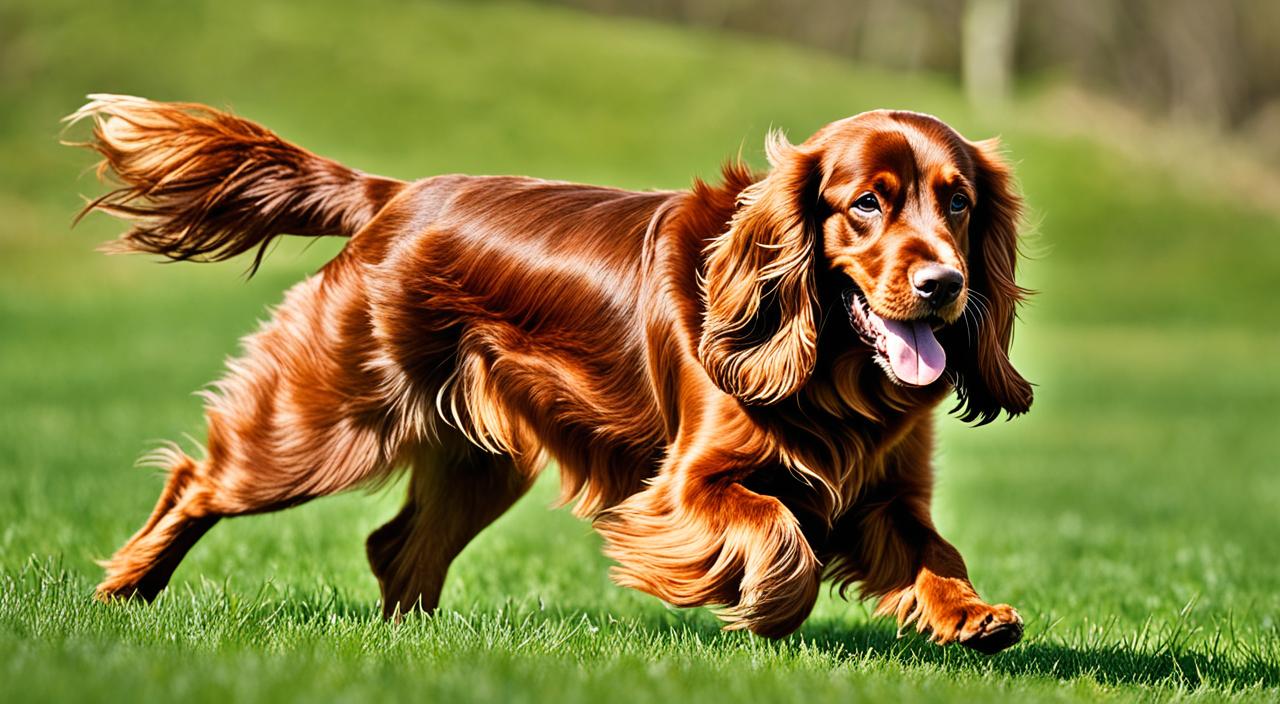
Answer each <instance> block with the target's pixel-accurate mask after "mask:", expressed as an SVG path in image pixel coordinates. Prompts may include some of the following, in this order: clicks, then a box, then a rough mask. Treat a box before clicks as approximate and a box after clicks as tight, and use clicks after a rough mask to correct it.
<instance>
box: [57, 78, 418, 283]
mask: <svg viewBox="0 0 1280 704" xmlns="http://www.w3.org/2000/svg"><path fill="white" fill-rule="evenodd" d="M89 100H90V102H89V103H88V104H87V105H85V106H84V107H82V108H80V109H79V110H77V111H76V112H75V113H74V114H72V115H70V116H68V117H67V118H66V119H67V121H68V122H71V123H74V122H77V121H79V120H82V119H85V118H91V119H92V120H93V123H94V128H93V137H92V139H91V140H90V141H89V142H87V143H83V144H80V145H79V146H86V147H89V148H91V149H93V150H95V151H97V152H98V153H99V154H101V155H102V157H103V160H102V162H101V163H100V164H99V166H98V175H99V177H100V178H103V177H107V176H110V177H111V178H112V180H113V181H115V182H117V183H119V187H118V188H116V189H115V190H113V191H111V192H109V193H107V194H105V195H103V196H100V197H99V198H97V199H96V200H93V201H91V202H90V203H89V204H88V205H86V206H85V208H84V210H83V211H82V212H81V213H80V217H83V216H84V215H85V214H87V213H89V212H91V211H94V210H101V211H103V212H105V213H109V214H111V215H114V216H117V217H120V218H124V219H126V220H129V221H130V222H131V224H132V229H130V230H129V231H128V232H126V233H125V234H124V235H122V236H121V237H120V238H119V239H117V240H115V241H112V242H109V243H107V244H106V245H104V246H103V250H104V251H106V252H109V253H118V252H152V253H155V254H161V255H164V256H166V257H168V258H170V259H174V260H194V261H221V260H223V259H229V258H231V257H234V256H236V255H238V254H242V253H244V252H247V251H249V250H251V249H255V248H256V249H257V252H256V253H255V255H254V260H253V265H252V267H251V268H250V270H249V271H250V273H252V272H253V271H255V270H257V268H258V265H259V264H260V263H261V262H262V257H263V255H264V254H265V253H266V248H267V245H268V244H269V243H270V242H271V241H272V240H273V239H274V238H275V237H277V236H278V235H281V234H285V233H288V234H294V235H306V236H313V237H314V236H321V235H338V236H343V237H350V236H352V235H354V234H355V233H356V232H358V231H359V230H360V229H361V228H362V227H364V226H365V225H366V224H367V223H368V222H369V221H370V220H372V219H373V217H374V215H375V214H377V212H378V211H379V210H381V209H382V207H383V206H384V205H386V204H387V202H388V201H390V200H391V199H392V198H393V197H394V196H395V195H396V194H397V193H399V192H400V191H401V189H403V188H404V187H405V183H404V182H403V181H398V180H395V179H388V178H381V177H377V176H369V175H366V174H363V173H361V172H359V171H356V170H354V169H350V168H347V167H345V166H343V165H341V164H339V163H337V162H335V161H331V160H329V159H325V158H323V157H320V156H316V155H315V154H312V153H311V152H308V151H306V150H305V149H302V148H300V147H297V146H294V145H293V144H290V143H288V142H286V141H284V140H283V139H280V138H279V137H277V136H276V135H275V134H274V133H272V132H271V131H270V130H268V129H266V128H265V127H262V126H261V125H258V124H255V123H253V122H250V121H248V120H243V119H241V118H238V117H236V116H234V115H231V114H228V113H225V112H222V111H219V110H214V109H213V108H209V107H206V106H204V105H199V104H194V103H158V102H153V101H150V100H146V99H143V98H134V97H130V96H123V95H90V96H89ZM78 219H79V218H77V220H78Z"/></svg>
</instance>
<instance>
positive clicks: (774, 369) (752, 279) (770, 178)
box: [698, 132, 820, 405]
mask: <svg viewBox="0 0 1280 704" xmlns="http://www.w3.org/2000/svg"><path fill="white" fill-rule="evenodd" d="M766 149H767V152H768V155H769V163H770V164H771V165H772V167H773V168H772V169H771V170H770V172H769V174H768V175H767V176H766V177H765V178H764V179H762V180H760V181H758V182H756V183H754V184H752V185H751V186H748V187H747V188H746V189H745V190H743V191H742V193H741V194H739V196H738V204H737V210H736V211H735V213H734V216H733V219H732V220H731V221H730V223H729V229H728V231H727V232H725V233H724V234H722V235H720V236H719V237H717V238H715V239H714V240H713V241H712V242H711V244H710V245H709V246H708V248H707V259H706V266H705V270H704V274H703V277H702V295H703V304H704V307H705V312H704V314H703V322H702V338H701V340H700V342H699V345H698V357H699V359H701V361H702V364H703V366H704V367H705V368H706V370H707V373H708V374H709V375H710V376H711V378H712V379H713V380H714V381H715V383H716V385H717V386H719V387H720V388H721V389H722V390H723V391H725V392H726V393H729V394H732V395H733V396H736V397H737V398H738V399H740V400H741V401H742V402H744V403H748V404H754V405H767V404H772V403H777V402H778V401H780V400H782V399H784V398H786V397H788V396H790V395H791V394H793V393H795V392H796V390H798V389H799V388H800V387H801V386H802V385H803V384H804V382H805V381H806V380H807V379H808V378H809V375H810V374H811V373H812V371H813V365H814V362H815V360H816V358H817V354H818V329H817V319H818V300H817V291H816V288H815V282H814V275H815V272H814V266H815V263H814V257H815V251H816V242H815V240H816V229H815V224H814V218H813V216H812V213H811V212H810V209H811V208H812V207H814V204H815V203H816V201H817V188H818V183H819V168H820V167H819V154H817V153H814V152H809V151H806V150H805V148H804V147H796V146H793V145H792V144H790V143H789V142H788V141H787V140H786V137H784V136H783V135H782V134H781V133H780V132H774V133H772V134H770V135H769V139H768V142H767V144H766Z"/></svg>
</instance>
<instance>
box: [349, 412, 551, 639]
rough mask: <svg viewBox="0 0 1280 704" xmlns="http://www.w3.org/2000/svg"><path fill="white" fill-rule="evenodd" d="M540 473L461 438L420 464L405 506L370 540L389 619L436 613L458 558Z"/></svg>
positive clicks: (422, 458) (416, 462)
mask: <svg viewBox="0 0 1280 704" xmlns="http://www.w3.org/2000/svg"><path fill="white" fill-rule="evenodd" d="M533 478H534V473H532V472H526V471H524V470H523V469H521V468H520V467H519V466H518V465H517V463H516V462H515V461H513V460H512V459H511V458H509V457H507V456H505V455H496V454H491V453H488V452H485V451H484V450H482V449H480V448H478V447H475V446H474V445H471V444H469V443H467V442H466V440H465V439H463V438H461V436H459V435H455V436H453V437H450V438H446V442H445V443H444V444H443V445H442V446H437V447H432V448H430V449H428V450H426V451H424V452H423V453H422V454H421V455H420V456H419V457H417V458H416V459H415V460H414V462H413V474H412V477H411V479H410V480H409V490H408V498H407V500H406V502H405V505H404V508H402V509H401V510H400V513H399V514H397V515H396V517H395V518H393V519H391V521H390V522H388V523H387V524H386V525H384V526H382V527H381V528H379V529H377V530H375V531H374V532H373V533H372V534H371V535H370V536H369V539H368V542H367V543H366V547H367V552H368V556H369V565H370V567H372V568H373V573H374V576H376V577H377V578H378V586H379V587H380V588H381V590H382V611H383V614H384V615H385V616H386V617H388V618H396V617H398V616H399V615H400V614H403V613H407V612H409V611H411V610H414V609H421V610H422V611H425V612H430V611H432V610H433V609H435V607H436V605H437V604H438V603H439V601H440V590H441V589H442V588H443V586H444V580H445V575H446V573H447V572H448V571H449V565H450V563H452V562H453V559H454V558H455V557H457V556H458V553H460V552H462V549H463V548H465V547H466V546H467V543H469V542H471V540H472V538H474V537H475V536H476V535H478V534H479V533H480V531H482V530H484V528H485V527H486V526H488V525H489V524H490V523H492V522H493V521H494V520H496V519H497V518H498V517H499V516H501V515H502V514H503V513H505V512H506V511H507V509H509V508H510V507H511V506H512V504H514V503H515V502H516V500H517V499H519V498H520V497H521V496H523V495H524V494H525V492H526V491H528V489H529V486H530V485H531V483H532V481H533Z"/></svg>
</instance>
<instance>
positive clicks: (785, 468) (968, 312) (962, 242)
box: [73, 96, 1031, 651]
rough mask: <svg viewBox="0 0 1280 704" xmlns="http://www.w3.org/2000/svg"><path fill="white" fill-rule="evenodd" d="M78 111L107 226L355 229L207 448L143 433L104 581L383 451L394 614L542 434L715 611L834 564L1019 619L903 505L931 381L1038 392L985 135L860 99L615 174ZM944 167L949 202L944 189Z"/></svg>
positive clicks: (207, 115)
mask: <svg viewBox="0 0 1280 704" xmlns="http://www.w3.org/2000/svg"><path fill="white" fill-rule="evenodd" d="M73 117H74V118H76V119H79V118H91V119H93V120H94V121H95V124H96V129H95V131H94V137H93V140H92V141H91V142H90V143H89V146H91V147H92V148H93V149H95V150H97V151H98V152H99V153H100V154H101V155H102V156H103V158H104V161H103V165H102V172H103V173H105V174H110V175H111V176H112V177H113V178H115V179H116V180H118V181H120V182H121V184H122V185H121V186H120V188H118V189H117V190H115V191H112V192H111V193H108V194H107V195H105V196H103V197H101V198H99V199H98V200H96V201H93V202H92V203H91V204H90V206H89V209H98V210H103V211H106V212H108V213H111V214H113V215H116V216H119V217H123V218H126V219H129V220H131V221H132V222H133V229H132V230H130V231H129V232H128V233H126V234H125V235H124V237H123V238H122V240H120V241H119V242H118V243H117V244H115V245H113V246H112V247H111V249H112V250H124V251H141V252H153V253H156V254H160V255H163V256H166V257H169V258H172V259H197V260H200V259H221V258H226V257H229V256H232V255H235V254H238V253H242V252H246V251H250V250H254V249H257V251H258V256H259V257H260V256H261V252H262V251H263V250H262V248H263V247H264V246H265V244H266V243H267V242H269V241H270V240H271V239H272V238H274V237H276V236H278V235H281V234H284V233H289V234H301V235H313V236H314V235H339V236H347V237H350V238H351V239H350V241H349V242H348V243H347V246H346V247H345V248H344V249H343V251H342V252H341V253H340V254H339V255H338V256H337V257H335V258H334V259H333V260H332V261H330V262H329V263H328V264H327V265H326V266H325V267H324V268H323V269H322V270H321V271H319V272H318V273H317V274H315V275H314V276H312V277H310V278H308V279H307V280H305V281H304V282H302V283H300V284H298V285H297V286H296V287H294V288H293V289H292V290H291V291H290V292H289V293H288V294H287V295H286V298H285V301H284V303H283V304H282V305H281V306H280V307H279V308H278V309H276V311H275V313H274V316H273V317H272V319H271V320H270V321H268V322H267V323H265V324H264V325H263V326H262V328H261V329H260V330H259V331H258V332H256V333H254V334H253V335H251V336H249V337H248V338H246V340H245V343H244V352H243V354H242V355H241V356H240V357H239V358H238V359H237V360H235V361H233V362H231V363H230V368H229V370H228V372H227V374H226V376H224V377H223V379H222V380H221V381H219V382H218V383H217V384H216V385H215V388H214V390H213V391H212V392H210V393H209V394H208V399H207V400H208V405H207V417H208V423H209V434H208V451H207V455H206V456H205V457H203V458H200V459H194V458H191V457H187V456H186V455H184V454H182V453H180V452H173V451H169V452H167V453H166V454H165V455H164V457H162V458H161V459H162V460H163V461H164V463H165V464H166V466H168V467H169V469H170V472H171V474H170V480H169V483H168V484H167V486H166V488H165V490H164V492H163V494H162V496H161V499H160V502H159V504H158V506H157V508H156V511H155V513H154V515H153V516H152V518H151V520H150V521H148V523H147V524H146V525H145V526H144V527H143V529H142V530H141V531H139V533H138V534H137V535H135V536H134V538H133V539H132V540H131V541H130V542H129V543H127V544H126V545H125V546H124V547H123V548H121V549H120V551H119V552H117V553H116V555H115V556H114V557H113V558H112V559H111V560H110V561H108V562H107V563H106V566H107V576H106V579H105V580H104V581H103V583H102V584H101V585H100V586H99V589H98V592H99V594H100V595H101V596H103V597H104V598H105V597H112V596H129V595H139V596H141V597H144V598H150V597H153V596H155V594H157V593H158V592H159V591H160V590H161V589H163V587H164V586H165V584H166V583H167V581H168V578H169V576H170V574H171V573H172V572H173V569H174V568H175V567H176V566H177V564H178V562H179V561H180V560H181V559H182V557H183V555H184V554H185V553H186V551H187V550H188V549H189V548H190V547H191V546H192V545H193V544H194V543H195V541H196V540H197V539H198V538H199V537H200V536H201V535H203V533H204V532H205V531H207V530H208V529H209V528H210V527H211V526H212V525H213V524H214V523H215V522H216V521H217V520H218V519H220V518H222V517H228V516H237V515H244V514H248V513H256V512H262V511H270V510H276V509H279V508H284V507H288V506H293V505H296V504H299V503H302V502H304V501H307V500H309V499H311V498H315V497H318V496H323V495H327V494H332V493H335V492H338V491H342V490H345V489H349V488H351V487H355V486H359V485H365V484H368V483H370V482H379V481H385V480H387V479H388V478H389V477H392V476H394V474H395V472H396V471H397V470H399V469H400V468H408V469H409V470H410V471H411V473H412V479H411V481H410V482H409V491H408V499H407V502H406V505H405V507H404V509H403V510H402V511H401V512H400V514H399V515H397V516H396V517H395V518H394V519H393V520H392V521H391V522H389V523H388V524H386V525H385V526H383V527H382V528H380V529H379V530H377V531H376V532H374V534H373V535H371V536H370V538H369V541H368V553H369V560H370V564H371V566H372V568H373V570H374V573H375V575H376V576H377V578H378V580H379V584H380V585H381V588H382V594H383V607H384V610H385V611H386V613H387V614H388V615H396V614H399V613H401V612H403V611H405V610H408V609H412V608H423V609H427V610H430V609H432V608H434V607H435V605H436V603H437V601H438V599H439V593H440V587H441V585H442V584H443V581H444V577H445V573H446V571H447V569H448V566H449V563H450V562H451V561H452V559H453V557H454V556H456V555H457V554H458V552H459V551H461V550H462V548H463V547H464V546H465V545H466V544H467V542H468V541H469V540H470V539H471V538H472V537H474V536H475V535H476V534H477V533H478V532H479V531H480V530H482V529H483V528H484V527H485V526H486V525H488V524H489V523H490V522H491V521H492V520H494V519H495V518H497V517H498V516H499V515H501V514H502V513H503V512H504V511H505V510H506V509H507V508H508V507H509V506H510V505H511V504H512V503H514V501H515V500H516V499H518V498H519V497H520V496H521V495H522V494H523V493H524V491H525V490H526V489H527V488H528V486H529V485H530V483H531V482H532V480H533V478H534V477H535V476H536V475H537V473H538V472H539V471H540V470H541V468H542V467H543V465H544V464H545V463H546V460H547V459H549V458H550V459H554V460H555V461H556V463H557V464H558V465H559V470H560V474H561V477H562V485H563V487H564V489H563V494H564V498H565V500H566V501H569V500H576V501H577V511H578V512H579V513H581V514H583V515H586V516H589V517H591V518H592V519H593V520H594V521H595V525H596V527H597V528H598V529H599V530H600V532H601V533H602V534H603V536H604V537H605V539H606V550H607V552H608V554H609V555H610V556H611V557H613V558H614V559H615V560H617V562H618V567H617V568H616V572H615V576H616V578H617V580H618V581H619V582H620V583H622V584H625V585H627V586H632V587H635V588H638V589H641V590H644V591H647V592H649V593H651V594H654V595H656V596H658V597H660V598H662V599H664V600H666V601H668V602H670V603H672V604H676V605H680V606H696V605H713V606H718V607H719V609H718V613H719V614H720V615H721V616H722V617H723V618H724V619H726V621H727V622H728V623H729V625H730V627H735V628H748V629H750V630H752V631H754V632H757V633H760V634H764V635H768V636H775V637H779V636H783V635H786V634H788V633H790V632H792V631H793V630H795V629H796V628H797V627H799V625H800V624H801V623H802V622H803V621H804V619H805V617H806V616H807V615H808V613H809V611H810V609H811V608H812V606H813V603H814V600H815V599H816V595H817V593H818V586H819V583H820V581H821V580H822V579H823V578H829V579H833V580H835V581H837V582H838V583H840V584H841V590H842V592H843V591H844V588H845V587H848V586H850V585H853V584H860V585H861V591H862V593H863V594H864V595H866V596H878V597H882V604H881V610H882V611H883V612H885V613H890V614H892V615H895V616H896V617H897V618H898V619H899V621H900V623H902V624H903V625H906V624H909V623H914V624H915V625H916V626H917V627H918V628H919V629H921V630H923V631H928V632H929V633H930V634H931V636H932V637H933V638H934V639H935V640H938V641H939V642H950V641H956V640H958V641H961V642H963V643H965V644H967V645H971V646H973V647H975V648H979V649H982V650H987V651H993V650H997V649H999V648H1001V647H1005V646H1007V645H1009V644H1011V643H1012V642H1014V641H1016V640H1017V637H1018V636H1019V635H1020V634H1021V621H1020V619H1019V618H1018V616H1017V613H1016V612H1015V611H1013V610H1012V609H1011V608H1009V607H1007V606H1003V605H1000V606H991V605H988V604H987V603H986V602H984V601H982V600H981V599H980V598H979V597H978V596H977V592H976V591H975V590H974V589H973V587H972V585H971V584H970V583H969V581H968V578H967V575H966V572H965V567H964V562H963V560H962V559H961V558H960V555H959V553H958V552H957V551H956V550H955V548H953V547H952V546H951V545H950V544H948V543H947V542H946V541H945V540H943V539H942V538H941V536H939V535H938V534H937V532H936V530H935V529H934V527H933V525H932V522H931V520H930V517H929V502H930V495H931V487H932V466H931V463H932V459H931V454H932V446H933V445H932V430H931V429H932V417H933V411H934V409H935V408H936V407H937V406H938V404H939V403H941V402H942V401H943V399H944V398H945V397H946V396H947V395H948V393H949V392H951V391H953V390H955V391H956V392H958V398H959V401H960V406H961V407H960V409H959V410H960V413H961V415H962V417H964V418H965V419H966V420H974V421H979V422H985V421H988V420H991V419H992V418H994V417H995V416H996V415H998V414H999V413H1001V412H1002V411H1004V412H1008V413H1009V414H1011V415H1014V414H1018V413H1021V412H1023V411H1025V410H1027V408H1028V407H1029V405H1030V402H1031V388H1030V386H1029V385H1028V384H1027V382H1026V381H1025V380H1023V379H1022V377H1021V376H1019V375H1018V374H1017V372H1016V371H1014V369H1013V367H1012V365H1011V364H1010V362H1009V357H1008V349H1009V343H1010V340H1011V335H1012V325H1013V320H1014V310H1015V308H1016V305H1017V303H1018V302H1019V301H1020V300H1021V298H1022V297H1023V295H1024V293H1025V292H1024V291H1023V290H1022V289H1020V288H1019V287H1018V286H1017V284H1016V283H1015V282H1014V267H1015V264H1016V259H1017V230H1018V219H1019V217H1020V212H1021V204H1020V201H1019V199H1018V197H1017V195H1016V193H1015V192H1014V190H1013V187H1012V183H1011V177H1010V175H1009V173H1008V169H1007V167H1006V166H1005V165H1004V163H1003V161H1002V160H1001V159H1000V157H999V155H998V154H996V153H995V151H994V148H993V145H992V144H990V143H977V144H975V143H970V142H968V141H966V140H964V139H963V138H961V137H960V136H959V135H957V134H956V133H955V132H954V131H952V130H951V129H950V128H948V127H947V126H946V125H944V124H943V123H941V122H939V121H937V120H936V119H934V118H931V117H927V116H923V115H918V114H914V113H901V112H887V111H877V112H873V113H866V114H863V115H859V116H857V117H854V118H849V119H847V120H842V121H839V122H836V123H832V124H831V125H828V126H827V127H824V128H823V129H822V130H820V131H819V132H818V133H817V134H815V135H814V136H813V137H811V138H810V139H808V140H806V141H805V142H804V143H802V144H799V145H792V144H789V143H788V142H787V141H786V140H785V139H783V138H782V137H781V135H772V136H771V138H770V143H769V157H770V163H771V169H770V170H769V171H768V172H767V173H764V174H758V175H757V174H754V173H752V172H751V171H750V170H749V169H747V168H745V167H744V166H742V165H741V164H737V163H732V164H729V165H728V166H726V167H725V169H724V173H723V181H722V182H721V183H720V184H718V185H709V184H706V183H702V182H695V184H694V186H693V188H692V189H690V190H688V191H670V192H631V191H624V190H618V189H613V188H602V187H596V186H585V185H578V184H572V183H561V182H551V181H543V180H537V179H532V178H522V177H471V176H439V177H435V178H427V179H423V180H421V181H416V182H413V183H405V182H400V181H395V180H391V179H383V178H378V177H373V176H366V175H364V174H361V173H359V172H357V171H354V170H352V169H348V168H346V167H343V166H341V165H339V164H336V163H335V162H332V161H329V160H327V159H323V158H321V157H318V156H315V155H313V154H311V153H309V152H306V151H305V150H302V149H301V148H298V147H295V146H293V145H291V144H289V143H288V142H285V141H283V140H281V139H280V138H279V137H277V136H275V135H274V134H273V133H271V132H269V131H267V130H265V129H264V128H261V127H259V126H257V125H255V124H253V123H251V122H248V121H246V120H242V119H240V118H236V117H233V116H231V115H228V114H226V113H223V112H220V111H216V110H213V109H210V108H206V107H203V106H196V105H188V104H167V103H154V102H150V101H146V100H142V99H138V98H124V97H117V96H98V97H96V99H95V100H94V102H92V103H90V104H89V105H87V106H86V107H85V108H84V109H83V110H81V111H80V112H79V113H77V114H76V115H75V116H73ZM956 193H961V194H963V195H964V196H965V198H966V199H967V200H966V201H965V202H966V203H968V202H971V206H970V207H968V208H966V209H964V210H962V211H957V210H956V209H955V208H954V207H952V208H951V209H948V207H947V206H946V203H948V202H958V201H955V200H954V199H955V195H954V194H956ZM867 194H872V195H873V196H874V197H875V198H876V199H877V200H876V203H877V204H878V208H877V212H875V213H872V212H871V211H869V210H866V209H859V208H858V207H857V206H856V205H855V203H856V202H857V201H858V199H863V200H862V201H861V202H863V203H864V204H865V203H866V201H865V197H866V195H867ZM929 264H945V265H947V266H949V267H952V268H954V269H955V270H956V271H958V272H960V273H961V274H962V275H963V276H964V277H965V278H964V282H965V283H964V287H963V291H961V292H960V293H959V295H958V296H957V298H956V300H954V301H953V302H949V303H947V304H946V305H936V304H928V305H926V302H925V301H923V300H922V299H921V297H920V295H919V293H918V287H917V288H916V289H913V288H912V286H913V284H912V283H911V281H913V280H914V279H913V277H916V276H917V274H918V272H919V271H920V270H921V267H922V266H925V265H929ZM851 287H856V290H857V291H859V292H860V294H859V295H862V296H864V298H865V301H866V305H867V306H868V307H869V310H872V311H874V313H875V314H876V315H878V316H884V317H885V318H889V319H894V320H907V321H912V320H926V319H927V320H929V321H932V322H931V323H930V324H931V325H933V327H934V328H935V329H936V330H937V336H938V339H939V341H940V342H941V344H942V346H943V348H944V349H945V351H946V356H947V370H946V372H947V373H946V375H945V377H944V378H943V379H941V380H938V381H936V382H934V383H931V384H929V385H926V386H921V387H911V386H908V385H903V384H901V383H899V382H898V381H897V380H896V377H895V376H894V375H893V374H892V373H891V371H890V369H889V367H887V366H885V363H884V361H883V359H880V358H878V357H877V356H876V354H877V353H876V351H875V350H874V349H873V347H872V346H871V345H869V343H868V342H866V341H865V340H863V339H861V338H860V337H859V334H858V332H857V331H855V329H854V327H853V325H852V324H851V323H850V322H849V320H850V319H849V317H848V315H849V314H847V312H846V310H845V308H844V304H843V303H842V300H844V299H842V295H843V294H847V292H848V290H851ZM926 316H927V317H926ZM916 329H923V328H919V327H917V328H916Z"/></svg>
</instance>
